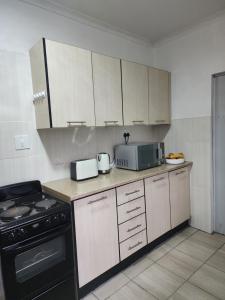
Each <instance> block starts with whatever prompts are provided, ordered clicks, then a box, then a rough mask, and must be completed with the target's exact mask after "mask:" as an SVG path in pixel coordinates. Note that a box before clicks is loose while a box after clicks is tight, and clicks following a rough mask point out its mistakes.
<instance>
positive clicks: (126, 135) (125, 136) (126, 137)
mask: <svg viewBox="0 0 225 300" xmlns="http://www.w3.org/2000/svg"><path fill="white" fill-rule="evenodd" d="M123 137H124V142H125V144H126V145H127V144H128V142H129V138H130V133H129V132H124V134H123Z"/></svg>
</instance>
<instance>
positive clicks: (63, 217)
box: [60, 213, 66, 222]
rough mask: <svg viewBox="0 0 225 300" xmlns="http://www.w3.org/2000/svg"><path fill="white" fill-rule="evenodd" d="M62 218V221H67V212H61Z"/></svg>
mask: <svg viewBox="0 0 225 300" xmlns="http://www.w3.org/2000/svg"><path fill="white" fill-rule="evenodd" d="M60 220H61V221H62V222H65V221H66V214H65V213H61V214H60Z"/></svg>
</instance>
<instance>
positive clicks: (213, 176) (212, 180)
mask: <svg viewBox="0 0 225 300" xmlns="http://www.w3.org/2000/svg"><path fill="white" fill-rule="evenodd" d="M220 76H225V72H219V73H215V74H213V75H212V78H211V87H212V89H211V90H212V95H211V163H212V173H211V182H212V183H211V199H212V201H211V211H212V214H211V222H212V223H211V224H212V231H215V228H216V222H215V213H216V197H215V172H216V168H215V105H216V95H215V93H216V89H215V84H216V79H217V78H218V77H220Z"/></svg>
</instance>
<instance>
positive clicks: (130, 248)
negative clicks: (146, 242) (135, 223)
mask: <svg viewBox="0 0 225 300" xmlns="http://www.w3.org/2000/svg"><path fill="white" fill-rule="evenodd" d="M142 243H143V242H137V244H135V245H133V246H130V247H129V248H128V251H130V250H132V249H134V248H136V247H138V246H140V245H141V244H142Z"/></svg>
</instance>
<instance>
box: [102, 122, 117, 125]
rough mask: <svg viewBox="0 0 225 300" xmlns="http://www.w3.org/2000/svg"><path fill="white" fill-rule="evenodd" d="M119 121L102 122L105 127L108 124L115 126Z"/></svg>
mask: <svg viewBox="0 0 225 300" xmlns="http://www.w3.org/2000/svg"><path fill="white" fill-rule="evenodd" d="M118 122H119V121H104V123H105V124H106V125H108V124H116V123H118Z"/></svg>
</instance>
